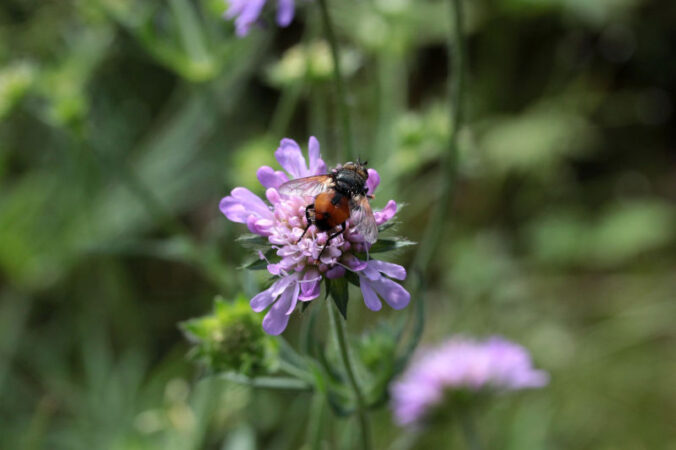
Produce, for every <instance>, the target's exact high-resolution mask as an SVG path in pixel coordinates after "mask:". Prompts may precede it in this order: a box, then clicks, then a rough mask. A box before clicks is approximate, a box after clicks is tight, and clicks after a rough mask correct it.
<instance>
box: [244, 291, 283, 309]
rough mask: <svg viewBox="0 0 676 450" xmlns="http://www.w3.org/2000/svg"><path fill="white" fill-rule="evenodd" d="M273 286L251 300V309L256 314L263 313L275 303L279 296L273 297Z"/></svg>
mask: <svg viewBox="0 0 676 450" xmlns="http://www.w3.org/2000/svg"><path fill="white" fill-rule="evenodd" d="M273 286H274V285H273ZM273 286H270V287H269V288H267V289H266V290H264V291H263V292H259V293H258V294H256V296H254V298H252V299H251V301H250V302H249V305H251V309H253V310H254V311H255V312H261V311H263V310H264V309H265V308H267V307H268V306H270V305H271V304H272V302H274V301H275V299H276V298H277V296H275V295H273V293H272V287H273Z"/></svg>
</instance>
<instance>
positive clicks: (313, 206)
mask: <svg viewBox="0 0 676 450" xmlns="http://www.w3.org/2000/svg"><path fill="white" fill-rule="evenodd" d="M310 210H312V212H314V210H315V204H314V203H313V204H311V205H307V206H306V207H305V218H306V219H307V226H306V227H305V230H304V231H303V234H301V235H300V237H299V238H298V241H296V244H297V243H298V242H300V240H301V239H303V237H305V233H307V230H309V229H310V225H312V223H313V222H314V221H313V220H312V217H310Z"/></svg>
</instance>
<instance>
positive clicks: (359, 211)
mask: <svg viewBox="0 0 676 450" xmlns="http://www.w3.org/2000/svg"><path fill="white" fill-rule="evenodd" d="M350 224H351V225H352V226H353V227H355V228H356V229H357V231H358V232H359V234H361V235H362V236H363V237H364V240H365V241H366V242H368V243H369V244H373V243H374V242H375V241H377V240H378V225H377V224H376V218H375V217H373V211H372V210H371V205H370V204H369V200H368V198H366V196H364V195H357V196H354V197H352V199H351V200H350Z"/></svg>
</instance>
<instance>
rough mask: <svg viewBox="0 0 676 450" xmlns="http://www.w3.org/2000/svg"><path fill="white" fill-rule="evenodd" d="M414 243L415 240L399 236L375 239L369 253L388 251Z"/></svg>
mask: <svg viewBox="0 0 676 450" xmlns="http://www.w3.org/2000/svg"><path fill="white" fill-rule="evenodd" d="M416 244H417V242H413V241H409V240H408V239H404V238H400V237H394V238H384V239H378V241H376V243H375V244H373V245H372V246H371V249H370V250H369V253H383V252H389V251H392V250H397V249H400V248H404V247H409V246H411V245H416Z"/></svg>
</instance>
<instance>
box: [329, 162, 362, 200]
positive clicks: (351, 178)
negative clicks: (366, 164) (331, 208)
mask: <svg viewBox="0 0 676 450" xmlns="http://www.w3.org/2000/svg"><path fill="white" fill-rule="evenodd" d="M367 176H368V175H367ZM334 180H335V184H336V186H335V189H336V190H337V191H338V192H341V193H342V194H344V195H347V196H353V195H364V194H365V193H366V178H365V177H364V176H362V174H360V173H359V172H358V171H356V170H354V169H352V168H345V167H343V168H341V169H338V170H337V171H336V173H335V174H334Z"/></svg>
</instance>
